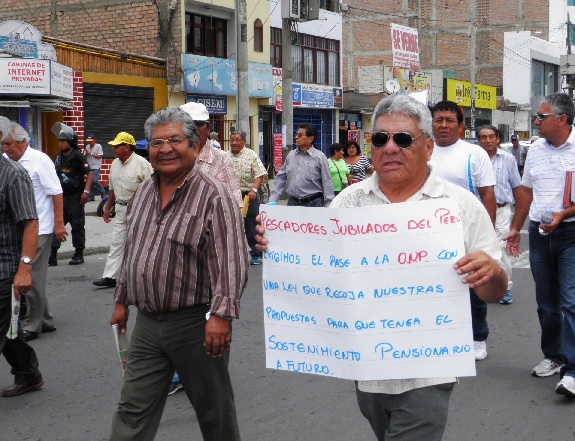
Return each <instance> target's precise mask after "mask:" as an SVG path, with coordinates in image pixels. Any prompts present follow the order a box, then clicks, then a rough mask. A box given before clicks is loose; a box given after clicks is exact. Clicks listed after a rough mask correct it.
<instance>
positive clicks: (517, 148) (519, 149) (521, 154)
mask: <svg viewBox="0 0 575 441" xmlns="http://www.w3.org/2000/svg"><path fill="white" fill-rule="evenodd" d="M511 144H512V146H511V148H510V149H509V153H511V154H512V155H513V157H514V158H515V161H517V170H519V174H520V175H521V176H523V166H524V165H525V157H526V156H527V150H526V149H524V148H523V146H522V145H521V144H519V137H518V136H517V135H511Z"/></svg>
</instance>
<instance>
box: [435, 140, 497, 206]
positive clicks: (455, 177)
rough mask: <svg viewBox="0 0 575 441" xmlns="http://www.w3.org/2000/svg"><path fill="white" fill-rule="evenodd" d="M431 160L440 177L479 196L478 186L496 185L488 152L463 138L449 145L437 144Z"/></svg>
mask: <svg viewBox="0 0 575 441" xmlns="http://www.w3.org/2000/svg"><path fill="white" fill-rule="evenodd" d="M430 162H431V163H432V164H433V165H434V166H435V172H436V173H437V175H438V176H439V177H440V178H443V179H445V180H446V181H449V182H451V183H452V184H455V185H457V186H459V187H461V188H466V189H467V190H469V191H470V192H471V193H473V194H474V195H475V196H477V197H478V198H479V191H478V188H482V187H491V186H492V185H495V176H494V174H493V167H492V166H491V163H490V161H489V156H488V155H487V152H486V151H485V150H483V149H482V148H481V147H479V146H477V145H474V144H470V143H468V142H465V141H463V140H461V139H460V140H458V141H457V142H456V143H455V144H453V145H450V146H447V147H439V146H437V145H436V146H435V148H434V149H433V154H432V155H431V160H430Z"/></svg>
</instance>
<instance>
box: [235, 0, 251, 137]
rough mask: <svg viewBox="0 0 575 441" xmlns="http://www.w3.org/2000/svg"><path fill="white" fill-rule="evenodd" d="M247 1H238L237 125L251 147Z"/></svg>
mask: <svg viewBox="0 0 575 441" xmlns="http://www.w3.org/2000/svg"><path fill="white" fill-rule="evenodd" d="M247 9H248V8H247V0H236V21H237V28H236V29H237V31H236V41H237V52H236V53H237V57H236V69H237V71H236V75H237V82H238V96H237V98H236V123H237V128H238V130H241V131H242V132H245V134H246V144H247V146H248V147H250V144H251V142H250V141H251V137H250V93H249V78H248V25H247Z"/></svg>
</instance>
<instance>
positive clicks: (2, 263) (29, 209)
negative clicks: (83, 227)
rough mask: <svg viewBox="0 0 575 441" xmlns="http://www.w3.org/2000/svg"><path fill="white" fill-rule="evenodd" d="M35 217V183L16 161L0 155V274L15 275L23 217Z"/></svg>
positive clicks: (20, 247) (2, 276) (22, 229)
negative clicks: (33, 183)
mask: <svg viewBox="0 0 575 441" xmlns="http://www.w3.org/2000/svg"><path fill="white" fill-rule="evenodd" d="M29 219H38V214H37V212H36V203H35V201H34V187H33V186H32V180H31V179H30V176H28V173H27V172H26V170H25V169H24V167H22V166H21V165H20V164H18V163H17V162H14V161H12V160H10V159H8V158H6V157H4V156H3V155H0V278H1V279H8V278H12V277H14V275H15V274H16V271H18V265H19V264H20V257H21V254H20V253H21V252H22V238H23V233H24V224H23V223H22V222H23V221H25V220H29Z"/></svg>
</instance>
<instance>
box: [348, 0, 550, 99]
mask: <svg viewBox="0 0 575 441" xmlns="http://www.w3.org/2000/svg"><path fill="white" fill-rule="evenodd" d="M347 3H348V4H349V6H350V11H349V12H348V13H346V14H345V15H344V18H343V44H342V47H343V57H342V59H343V83H344V87H345V88H349V87H354V88H355V89H357V88H358V67H359V66H372V65H376V64H380V63H381V64H385V65H391V64H392V54H391V30H390V26H389V25H390V23H397V24H402V25H405V26H410V27H414V28H418V26H419V25H420V27H419V48H420V63H421V66H422V68H423V69H435V68H440V69H449V70H453V71H454V72H455V76H456V78H457V79H461V80H469V64H470V63H469V35H468V34H469V1H468V0H463V1H453V0H436V1H435V5H436V7H435V11H434V12H435V21H433V20H432V12H433V11H432V6H431V0H421V17H420V19H418V18H419V16H418V2H417V1H411V0H410V1H408V2H404V1H402V0H394V1H381V0H348V1H347ZM475 3H476V7H477V12H476V19H477V27H476V32H477V45H476V82H478V83H482V84H487V85H491V86H502V85H503V33H504V32H506V31H514V30H531V31H542V34H541V35H540V37H541V38H544V39H545V38H547V36H548V33H549V29H548V22H549V0H547V1H545V0H541V1H540V0H475ZM350 26H351V30H352V35H353V41H352V45H351V46H352V52H351V53H349V52H348V51H347V47H348V43H347V39H348V29H349V27H350ZM348 63H352V65H353V69H354V80H355V84H352V85H350V84H349V78H348Z"/></svg>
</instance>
